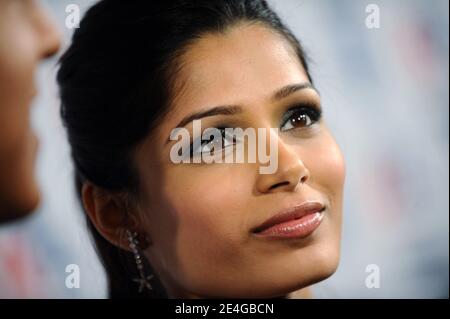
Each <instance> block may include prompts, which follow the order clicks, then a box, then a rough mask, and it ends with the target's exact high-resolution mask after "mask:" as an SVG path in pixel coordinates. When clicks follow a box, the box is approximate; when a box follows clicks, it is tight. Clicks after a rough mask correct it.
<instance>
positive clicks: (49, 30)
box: [35, 7, 61, 59]
mask: <svg viewBox="0 0 450 319" xmlns="http://www.w3.org/2000/svg"><path fill="white" fill-rule="evenodd" d="M35 26H36V30H37V32H38V38H39V42H38V45H39V55H40V56H39V58H40V59H45V58H49V57H52V56H53V55H55V54H56V53H57V52H58V50H59V48H60V46H61V40H60V34H59V32H58V30H57V28H56V25H55V24H54V22H53V20H52V19H51V17H50V15H49V14H48V13H47V12H46V11H45V10H44V9H43V8H41V7H39V8H37V13H36V20H35Z"/></svg>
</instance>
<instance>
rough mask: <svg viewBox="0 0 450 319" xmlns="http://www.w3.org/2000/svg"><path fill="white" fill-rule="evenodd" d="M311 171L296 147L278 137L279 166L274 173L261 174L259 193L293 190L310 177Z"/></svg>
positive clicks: (258, 184)
mask: <svg viewBox="0 0 450 319" xmlns="http://www.w3.org/2000/svg"><path fill="white" fill-rule="evenodd" d="M309 175H310V172H309V170H308V169H307V168H306V166H305V165H304V163H303V161H302V160H301V158H300V156H299V154H298V153H297V152H296V151H295V149H294V148H293V147H292V146H290V145H287V144H285V143H283V141H282V140H281V139H280V138H279V139H278V168H277V170H276V171H275V173H273V174H259V176H258V179H257V184H256V185H257V191H258V192H259V193H271V192H292V191H294V190H295V189H296V187H297V186H298V185H299V184H304V183H306V182H307V181H308V179H309Z"/></svg>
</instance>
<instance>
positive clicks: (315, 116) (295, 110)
mask: <svg viewBox="0 0 450 319" xmlns="http://www.w3.org/2000/svg"><path fill="white" fill-rule="evenodd" d="M305 114H306V115H307V116H308V117H309V120H310V122H311V123H310V124H308V125H306V127H302V128H296V127H294V128H292V129H300V130H303V129H306V128H308V127H310V126H312V125H313V124H315V123H317V122H319V121H320V120H321V118H322V110H321V109H320V108H319V107H318V106H317V105H315V104H314V103H302V104H298V105H296V106H294V107H291V108H290V109H288V110H287V111H286V113H285V115H284V116H283V119H282V121H281V125H280V127H281V128H283V126H285V125H286V124H287V123H288V122H289V120H295V119H297V120H299V119H300V116H301V117H302V119H304V117H303V115H305ZM289 130H291V129H288V130H284V131H283V130H281V131H282V132H286V131H289Z"/></svg>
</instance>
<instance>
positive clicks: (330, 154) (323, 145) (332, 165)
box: [306, 133, 346, 204]
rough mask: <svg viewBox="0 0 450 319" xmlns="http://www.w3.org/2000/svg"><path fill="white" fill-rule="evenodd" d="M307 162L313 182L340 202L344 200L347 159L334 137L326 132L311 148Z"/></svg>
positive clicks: (332, 198)
mask: <svg viewBox="0 0 450 319" xmlns="http://www.w3.org/2000/svg"><path fill="white" fill-rule="evenodd" d="M309 154H310V156H309V158H308V163H307V164H306V165H307V167H308V169H309V170H310V173H311V183H313V184H314V186H315V187H317V188H318V189H320V190H321V191H322V192H324V194H326V195H328V196H329V199H330V201H331V202H332V203H331V204H333V202H335V204H338V203H340V202H341V200H342V195H343V194H342V193H343V188H344V182H345V174H346V167H345V160H344V157H343V154H342V152H341V150H340V148H339V146H338V145H337V143H336V142H335V140H334V138H333V137H332V136H331V135H330V134H329V133H326V134H324V136H323V137H322V138H321V139H320V140H319V141H318V142H317V143H316V144H315V146H314V147H312V148H311V149H310V152H309Z"/></svg>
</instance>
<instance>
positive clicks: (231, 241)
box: [154, 164, 250, 286]
mask: <svg viewBox="0 0 450 319" xmlns="http://www.w3.org/2000/svg"><path fill="white" fill-rule="evenodd" d="M188 165H189V164H186V165H180V166H179V167H177V168H174V169H171V170H170V172H169V173H168V174H167V175H166V176H165V178H164V186H163V188H162V190H161V191H162V193H164V194H165V195H164V196H163V198H165V200H164V202H165V204H163V205H164V207H162V209H161V211H163V212H164V215H160V216H159V217H158V219H159V220H158V229H155V230H154V231H156V232H157V236H158V240H159V243H160V246H159V249H158V250H159V252H160V255H159V256H160V257H159V258H160V260H162V262H163V264H164V265H163V266H164V268H165V269H170V276H171V277H175V278H176V280H177V281H179V282H185V283H186V285H188V286H190V285H194V284H195V283H199V282H203V281H204V279H203V280H202V278H196V276H197V274H200V275H201V276H208V275H211V274H215V275H217V274H218V273H222V272H224V271H225V269H229V267H233V263H236V264H237V263H238V262H239V260H241V259H242V258H241V257H242V256H240V254H241V251H242V249H241V248H242V242H243V240H244V238H243V236H244V235H243V234H245V232H243V229H244V228H245V216H246V212H245V211H244V209H245V207H246V206H247V205H246V204H247V203H248V194H249V190H248V188H249V187H250V186H249V185H247V184H246V183H243V182H242V180H241V179H240V180H239V181H237V180H236V176H241V175H240V174H236V171H235V170H236V168H233V167H232V165H231V166H228V167H227V166H225V165H224V166H217V165H214V166H210V167H194V166H191V167H189V166H188ZM219 165H220V164H219ZM248 180H249V179H248ZM194 181H195V182H194ZM249 183H250V180H249ZM159 203H160V205H161V201H160V200H159ZM161 222H162V223H161ZM169 234H170V235H169ZM161 254H164V256H162V255H161ZM205 265H208V266H207V270H208V271H207V274H203V275H202V272H200V271H199V269H205ZM205 270H206V269H205Z"/></svg>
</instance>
